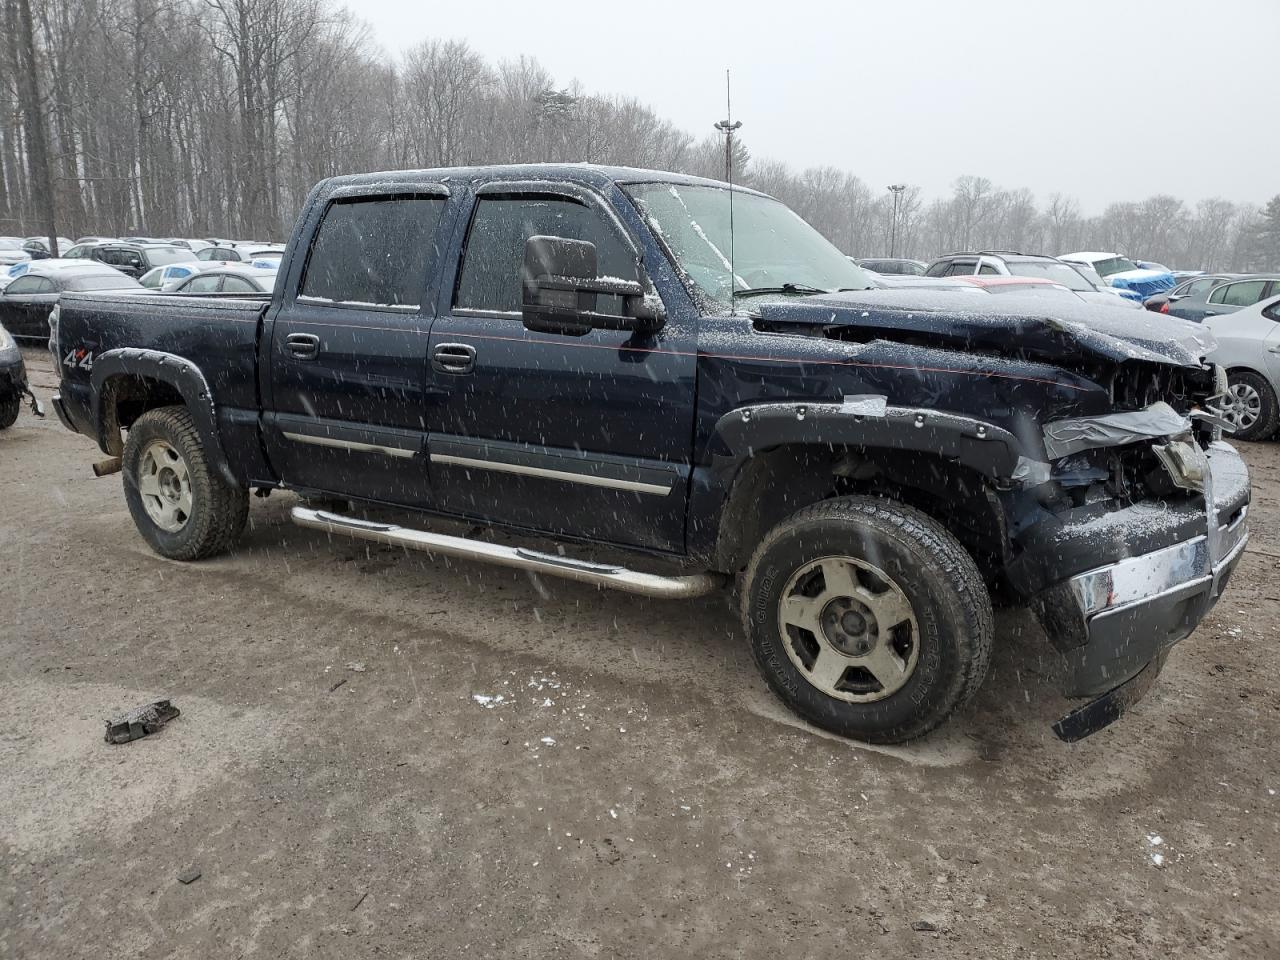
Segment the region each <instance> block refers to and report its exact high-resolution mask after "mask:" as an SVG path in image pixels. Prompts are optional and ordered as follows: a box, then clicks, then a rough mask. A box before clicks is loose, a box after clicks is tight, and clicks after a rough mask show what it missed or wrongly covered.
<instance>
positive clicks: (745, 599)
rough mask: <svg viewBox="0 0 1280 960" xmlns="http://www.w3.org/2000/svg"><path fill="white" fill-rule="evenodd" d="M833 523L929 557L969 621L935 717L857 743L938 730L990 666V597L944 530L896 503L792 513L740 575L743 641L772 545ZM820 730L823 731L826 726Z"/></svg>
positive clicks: (837, 501) (841, 503) (858, 502)
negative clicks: (966, 643)
mask: <svg viewBox="0 0 1280 960" xmlns="http://www.w3.org/2000/svg"><path fill="white" fill-rule="evenodd" d="M833 520H834V521H839V522H847V523H854V524H868V525H870V526H872V527H874V528H878V529H879V530H880V532H882V533H884V534H886V535H889V536H892V537H893V538H894V539H896V540H898V541H899V542H900V543H902V544H904V545H907V546H918V547H920V548H923V549H924V550H925V551H927V552H928V553H929V554H930V555H931V556H932V558H933V561H934V564H935V567H934V569H935V570H936V571H937V572H938V573H939V574H940V575H941V577H942V578H943V580H944V581H945V582H946V583H947V584H948V586H949V587H950V588H951V589H952V590H954V591H955V593H956V595H957V596H958V597H959V598H960V599H961V602H962V605H963V607H964V609H965V610H966V612H967V614H968V619H969V620H970V622H969V623H966V624H963V625H960V629H961V630H963V631H964V632H965V634H967V636H968V637H969V638H970V644H971V646H970V650H969V656H968V657H966V658H962V660H961V665H960V666H961V669H960V670H959V671H958V673H957V675H956V676H955V677H953V678H952V690H951V691H950V692H949V694H948V696H947V697H946V701H947V705H946V706H945V708H944V709H943V710H941V711H938V712H935V713H931V714H926V715H918V716H915V717H913V718H912V719H911V720H910V721H908V722H906V723H903V724H899V725H898V726H896V727H892V728H887V729H882V730H880V731H877V732H875V733H873V734H865V733H858V734H855V735H856V736H858V737H859V738H861V739H864V740H868V741H870V742H875V743H903V742H906V741H909V740H914V739H916V738H918V737H921V736H924V735H925V734H927V733H929V732H930V731H931V730H934V729H935V728H937V727H938V726H940V725H941V724H942V723H943V722H945V721H946V720H947V719H948V718H949V717H950V716H951V715H952V714H953V713H955V711H956V710H958V709H959V708H960V707H961V706H962V705H963V704H964V703H966V702H967V701H968V700H969V699H970V698H972V697H973V695H974V694H975V693H977V691H978V689H979V688H980V687H981V686H982V683H983V681H984V680H985V679H986V675H987V669H988V667H989V666H990V663H991V651H992V645H993V640H994V635H995V615H994V613H993V611H992V605H991V596H990V593H989V592H988V590H987V586H986V583H985V581H984V580H983V578H982V574H981V572H980V571H979V570H978V566H977V564H976V563H975V562H974V561H973V558H972V557H971V556H970V555H969V553H968V551H966V550H965V549H964V547H963V546H961V545H960V542H959V541H958V540H956V538H955V537H954V536H953V535H952V534H951V533H950V532H948V531H947V530H946V528H944V527H943V526H942V525H941V524H940V523H938V522H937V521H936V520H934V519H933V518H931V517H930V516H928V515H927V514H925V513H924V512H922V511H920V510H918V509H916V508H914V507H910V506H907V505H906V504H902V503H898V502H897V501H893V500H887V499H882V498H877V497H871V496H862V495H855V496H843V497H835V498H832V499H829V500H821V501H819V502H817V503H814V504H811V505H810V506H807V507H804V508H802V509H800V510H798V511H796V512H795V513H794V514H792V515H791V516H790V517H788V518H787V519H785V520H783V521H782V522H781V523H779V524H777V525H776V526H775V527H773V528H772V529H771V530H770V531H769V532H768V533H767V534H766V535H765V537H764V538H763V539H762V540H761V542H760V544H759V545H758V546H757V547H756V549H755V551H754V552H753V553H752V556H751V560H750V562H749V563H748V564H747V568H746V574H745V576H744V584H745V585H746V588H745V589H744V590H743V596H742V603H741V604H740V613H741V617H742V623H743V629H744V630H745V631H746V632H747V635H748V637H750V636H752V635H753V628H752V625H751V622H750V607H751V596H752V591H751V589H750V585H751V584H752V582H753V580H754V579H755V576H756V574H757V572H758V571H759V569H760V565H761V563H762V562H763V560H764V558H765V557H766V556H767V554H768V553H769V551H770V550H771V549H772V548H773V546H774V545H775V544H776V543H777V542H778V541H779V540H780V539H782V538H783V537H785V536H788V535H789V534H790V533H792V532H793V531H795V530H796V529H797V528H800V527H803V526H806V525H811V524H816V523H824V522H831V521H833ZM750 646H751V652H752V659H753V660H754V661H755V663H756V667H757V669H759V670H760V672H761V674H762V675H763V676H764V679H765V681H766V682H767V683H768V684H769V686H770V688H771V689H773V690H774V691H775V693H777V694H779V695H780V696H783V697H784V699H786V700H787V702H788V705H789V706H791V708H792V709H794V710H796V711H797V712H798V713H800V714H801V715H802V716H805V718H806V719H808V720H810V721H813V722H818V723H821V722H822V720H823V718H821V717H816V716H810V715H808V714H807V713H806V712H805V711H804V709H803V707H802V706H801V705H799V704H796V703H794V702H792V701H791V700H790V699H789V698H786V697H785V694H784V691H783V690H781V689H780V688H779V685H778V683H777V682H776V681H775V679H774V677H773V676H772V675H771V672H770V670H769V667H768V664H767V662H766V661H765V659H764V658H763V657H762V655H761V651H760V649H759V647H758V646H757V644H755V643H752V644H751V645H750ZM823 725H824V726H828V728H829V724H823Z"/></svg>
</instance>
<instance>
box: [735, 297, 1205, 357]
mask: <svg viewBox="0 0 1280 960" xmlns="http://www.w3.org/2000/svg"><path fill="white" fill-rule="evenodd" d="M1062 300H1063V302H1062V303H1061V304H1059V303H1058V302H1057V301H1053V302H1050V301H1047V300H1045V299H1044V298H1041V297H1021V296H1018V295H1017V294H1011V293H1002V294H984V293H971V292H969V291H965V290H954V289H951V288H938V289H929V288H923V287H909V288H898V289H892V290H858V291H852V292H848V293H833V294H822V295H820V296H811V297H800V298H793V299H789V300H783V301H769V302H767V303H759V302H758V303H755V304H751V305H750V307H749V309H751V311H752V312H753V313H754V314H756V315H758V316H759V318H760V323H761V324H762V325H765V326H768V327H771V328H775V329H777V328H784V329H785V327H786V326H787V325H788V324H796V325H797V326H808V327H813V326H820V327H833V326H834V327H850V328H857V329H858V330H859V331H865V332H866V333H865V336H855V337H853V338H852V339H866V340H897V341H906V342H912V343H922V344H926V345H929V346H936V347H951V348H955V349H959V350H969V351H981V352H983V353H990V354H994V355H997V356H1009V357H1014V356H1021V357H1028V358H1029V357H1035V358H1037V359H1041V360H1046V361H1048V362H1050V363H1064V361H1065V362H1068V363H1069V361H1071V360H1077V361H1078V360H1080V359H1082V355H1085V354H1092V355H1094V356H1095V357H1099V358H1107V359H1110V360H1113V361H1116V362H1121V363H1122V362H1124V361H1126V360H1144V361H1147V362H1150V363H1160V364H1172V365H1174V366H1181V367H1196V368H1199V367H1201V366H1202V365H1203V363H1204V358H1205V357H1206V356H1207V355H1208V354H1209V352H1210V351H1212V350H1213V348H1214V347H1215V346H1217V343H1216V341H1215V340H1214V338H1213V335H1212V334H1211V333H1209V332H1208V331H1207V330H1206V329H1204V328H1203V327H1202V326H1201V325H1199V324H1194V323H1187V322H1185V321H1181V320H1177V319H1175V318H1173V317H1169V316H1166V315H1165V314H1159V313H1154V312H1152V311H1150V310H1141V311H1139V310H1131V309H1128V308H1126V307H1123V306H1119V305H1117V306H1114V307H1113V306H1108V305H1106V304H1101V303H1086V302H1084V301H1072V300H1070V299H1068V298H1066V297H1064V298H1062Z"/></svg>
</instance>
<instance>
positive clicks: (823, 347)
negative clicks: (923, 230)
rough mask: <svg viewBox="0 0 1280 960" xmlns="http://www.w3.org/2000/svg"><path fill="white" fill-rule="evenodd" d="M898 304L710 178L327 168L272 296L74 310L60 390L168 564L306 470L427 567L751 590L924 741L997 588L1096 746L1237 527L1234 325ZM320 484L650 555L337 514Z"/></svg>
mask: <svg viewBox="0 0 1280 960" xmlns="http://www.w3.org/2000/svg"><path fill="white" fill-rule="evenodd" d="M879 287H880V285H879V284H878V283H877V282H876V281H875V280H874V279H873V278H872V277H871V276H870V275H868V274H867V273H865V272H864V271H863V270H861V269H860V268H859V267H857V266H856V265H854V264H853V263H851V262H850V261H849V260H848V259H847V258H846V257H844V256H843V255H842V254H841V253H840V252H839V251H838V250H837V249H836V248H835V247H833V246H832V245H831V244H830V243H828V242H827V241H826V240H824V239H823V238H822V237H821V236H820V235H819V234H818V233H817V232H816V231H815V230H813V229H812V228H811V227H809V226H808V225H807V224H806V223H805V222H804V221H803V220H801V219H800V218H799V217H798V216H796V215H795V214H794V213H792V212H791V211H790V210H788V209H787V208H786V207H785V206H784V205H782V204H781V203H778V202H777V201H775V200H773V199H770V198H769V197H766V196H764V195H762V194H759V193H755V192H753V191H750V190H742V189H737V190H733V191H730V190H728V189H727V188H726V187H725V185H724V184H721V183H716V182H713V181H707V180H698V179H694V178H689V177H683V176H678V175H674V174H667V173H658V172H653V171H645V170H630V169H614V168H602V167H594V166H576V165H569V166H544V165H534V166H512V167H487V168H475V169H449V170H432V171H414V172H394V173H382V174H373V175H363V176H349V177H335V178H333V179H330V180H326V181H324V182H322V183H321V184H320V185H319V186H317V187H316V188H315V189H314V190H313V191H312V193H311V195H310V196H309V197H308V199H307V201H306V205H305V206H304V208H303V210H302V213H301V215H300V217H299V219H298V222H297V226H296V228H295V230H294V232H293V235H292V237H291V239H290V241H289V246H288V250H287V252H286V254H285V257H284V261H283V264H282V266H281V269H280V274H279V278H278V281H277V283H276V287H275V291H274V293H273V294H271V295H270V296H269V297H265V296H264V297H260V298H253V297H248V298H234V297H181V296H170V297H156V296H145V297H144V296H113V297H105V296H88V295H83V296H82V295H66V296H64V297H63V298H62V300H61V303H60V305H59V307H58V309H57V310H56V311H55V313H54V315H53V316H52V317H51V326H52V337H51V340H50V349H51V350H52V351H53V354H54V356H55V358H56V360H57V362H58V364H59V367H60V370H61V377H62V382H61V389H60V395H59V396H58V397H57V398H56V399H55V401H54V405H55V407H56V409H57V412H58V415H59V416H60V418H61V419H62V421H63V423H64V424H65V425H66V426H67V427H68V428H70V429H72V430H75V431H77V432H79V433H82V434H84V435H86V436H88V437H92V438H93V439H94V441H95V442H96V443H97V444H98V446H99V447H101V449H102V450H103V451H104V452H105V453H106V454H107V455H108V457H109V459H108V460H106V461H103V462H102V463H101V464H99V465H98V469H99V470H100V471H103V472H105V471H111V470H114V469H116V468H122V469H123V472H124V492H125V497H126V500H127V501H128V505H129V509H130V511H131V513H132V515H133V517H134V520H135V522H136V524H137V527H138V530H139V531H140V532H141V534H142V536H143V537H144V538H146V540H147V541H148V542H149V543H150V544H151V546H152V547H153V548H154V549H155V550H156V551H157V552H159V553H161V554H163V555H164V556H166V557H171V558H175V559H182V560H196V559H199V558H202V557H206V556H209V555H210V554H213V553H215V552H218V551H222V550H226V549H229V548H230V547H232V545H233V544H234V543H235V541H236V538H237V536H238V535H239V534H240V532H241V529H242V528H243V526H244V524H245V520H246V515H247V513H248V510H249V491H250V490H251V489H254V488H256V489H258V491H259V492H260V493H264V492H268V491H270V490H272V489H276V488H285V489H288V490H293V491H296V492H298V493H299V494H301V495H302V497H303V500H302V501H301V504H300V505H299V506H297V507H296V508H294V510H293V517H294V519H295V520H296V521H297V522H298V523H300V524H302V525H304V526H306V527H312V528H316V529H319V530H324V531H329V532H340V533H344V534H349V535H351V536H354V537H361V538H366V539H369V540H375V541H380V542H384V543H391V544H400V545H403V546H405V547H408V548H416V549H423V550H428V551H431V552H432V553H436V554H445V555H454V556H462V557H470V558H476V559H481V560H488V561H492V562H495V563H500V564H506V565H508V566H513V567H520V568H524V569H528V570H532V571H536V572H539V573H543V574H549V575H555V576H561V577H568V578H572V579H575V580H579V581H585V582H588V583H594V584H599V585H604V586H610V587H615V588H619V589H622V590H628V591H631V592H634V593H639V594H644V595H647V596H653V597H668V598H680V597H693V596H697V595H700V594H704V593H708V592H710V591H713V590H717V589H720V588H721V587H724V586H726V585H729V584H730V583H731V582H733V581H735V580H736V581H737V584H738V590H737V596H738V597H739V606H740V610H741V619H742V626H743V630H744V632H745V634H746V638H747V640H748V641H749V643H750V645H751V648H752V650H753V652H754V655H755V658H756V661H757V662H758V663H759V665H760V668H761V670H762V671H763V673H764V675H765V677H766V678H767V680H768V682H769V684H770V685H771V686H772V688H773V689H774V690H775V691H776V692H777V694H778V695H779V696H780V697H781V698H782V699H783V700H785V701H786V703H787V704H789V705H790V706H791V707H792V708H793V709H794V710H795V711H796V712H798V713H799V714H801V715H802V716H803V717H805V718H807V719H808V720H810V721H812V722H813V723H815V724H818V725H820V726H822V727H825V728H827V729H830V730H833V731H837V732H839V733H841V734H845V735H849V736H853V737H859V738H863V739H866V740H872V741H879V742H898V741H904V740H908V739H911V738H913V737H918V736H920V735H922V734H924V733H926V732H928V731H929V730H931V729H933V728H934V727H936V726H937V725H938V724H940V723H941V722H942V721H943V720H944V719H946V717H947V716H948V715H950V714H951V713H952V712H953V711H954V710H955V709H956V708H957V707H959V706H960V705H961V704H962V703H963V702H964V701H965V700H966V699H967V698H969V697H970V696H971V695H972V694H973V693H974V692H975V691H976V690H977V688H978V687H979V686H980V684H981V683H982V681H983V678H984V676H985V674H986V671H987V664H988V661H989V659H990V655H991V647H992V642H993V624H992V606H991V593H992V591H997V590H998V591H999V593H1000V595H1002V596H1009V597H1013V598H1015V600H1016V602H1018V603H1021V604H1025V605H1028V606H1030V607H1031V608H1032V609H1033V610H1034V612H1035V614H1036V615H1037V616H1038V618H1039V620H1040V622H1041V623H1042V624H1043V626H1044V628H1045V632H1046V633H1047V635H1048V637H1049V639H1050V641H1051V642H1052V643H1053V645H1054V646H1055V647H1056V648H1057V650H1058V651H1059V652H1060V654H1061V659H1062V662H1063V666H1062V689H1063V692H1064V693H1065V694H1067V695H1068V696H1072V697H1079V698H1084V699H1086V700H1088V701H1089V702H1088V703H1087V704H1086V705H1084V706H1082V707H1080V708H1079V709H1077V710H1075V711H1073V712H1072V713H1070V714H1068V715H1067V716H1066V717H1064V718H1063V719H1062V720H1060V721H1059V722H1058V724H1057V725H1056V727H1055V729H1056V731H1057V733H1058V734H1059V736H1061V737H1062V738H1063V739H1066V740H1072V739H1078V738H1079V737H1082V736H1085V735H1088V734H1089V733H1091V732H1092V731H1094V730H1096V729H1098V728H1099V727H1101V726H1103V725H1105V724H1107V723H1109V722H1110V721H1111V720H1113V719H1115V717H1117V716H1118V715H1119V714H1120V713H1121V712H1123V710H1124V709H1125V708H1126V707H1127V706H1128V705H1129V704H1130V703H1132V702H1133V701H1134V700H1135V699H1137V698H1138V697H1139V696H1141V695H1142V693H1143V692H1145V690H1146V688H1147V687H1148V686H1149V684H1150V682H1151V680H1152V679H1153V678H1154V677H1155V675H1156V674H1157V673H1158V672H1159V670H1160V668H1161V666H1162V664H1163V663H1164V659H1165V657H1166V655H1167V653H1168V650H1169V648H1170V647H1171V646H1172V645H1173V644H1174V643H1175V642H1177V641H1178V640H1181V639H1182V638H1184V637H1186V636H1187V635H1188V634H1189V633H1191V631H1192V630H1193V629H1194V628H1195V626H1196V624H1197V623H1198V622H1199V621H1200V619H1201V618H1202V617H1203V616H1204V614H1205V613H1206V611H1208V609H1209V608H1210V607H1211V606H1212V605H1213V604H1214V602H1215V601H1216V600H1217V598H1218V597H1219V596H1220V594H1221V592H1222V590H1223V587H1224V585H1225V583H1226V580H1227V578H1228V577H1229V576H1230V573H1231V571H1232V569H1233V567H1234V565H1235V563H1236V561H1237V560H1238V558H1239V556H1240V554H1241V551H1242V550H1243V548H1244V545H1245V542H1246V524H1245V513H1246V509H1247V503H1248V500H1249V479H1248V473H1247V471H1246V469H1245V467H1244V465H1243V463H1242V461H1241V460H1240V458H1239V457H1238V456H1237V454H1236V453H1235V451H1234V450H1233V449H1232V448H1231V447H1230V446H1228V445H1227V444H1225V443H1223V442H1222V441H1221V430H1222V421H1221V418H1220V416H1219V414H1218V412H1217V407H1216V404H1217V403H1218V402H1219V401H1218V398H1219V397H1220V395H1221V393H1222V392H1223V374H1222V371H1221V370H1219V369H1215V368H1214V367H1213V366H1212V365H1211V364H1209V363H1207V362H1206V361H1205V356H1206V354H1207V353H1208V351H1209V350H1210V349H1211V347H1212V345H1213V344H1212V340H1211V339H1210V337H1209V335H1208V334H1207V333H1206V332H1205V331H1203V330H1198V329H1193V328H1190V327H1188V326H1184V325H1181V324H1180V325H1177V326H1174V325H1171V323H1170V321H1169V319H1168V318H1167V317H1157V316H1155V315H1153V314H1152V315H1148V314H1145V313H1136V312H1135V311H1130V310H1124V309H1112V308H1110V307H1106V306H1095V305H1091V304H1087V303H1084V302H1081V303H1079V304H1074V303H1071V302H1069V301H1050V300H1046V299H1041V298H1037V299H1034V300H1032V299H1027V300H1023V299H1019V298H1018V297H1017V296H1011V295H1004V296H999V297H996V296H992V295H990V294H987V293H985V292H983V291H980V290H956V289H953V288H941V289H926V288H899V289H879ZM334 500H339V501H343V502H346V503H350V502H351V501H355V502H358V503H364V504H383V505H390V506H394V507H397V508H409V509H411V510H416V511H421V512H422V513H423V514H436V515H442V516H448V517H455V518H465V519H467V520H470V521H476V522H479V523H481V524H485V525H500V526H502V527H507V528H511V529H515V530H520V531H526V532H531V533H536V534H539V535H543V536H545V537H548V538H553V539H556V540H558V541H561V542H567V543H569V544H570V545H572V543H575V542H577V543H584V544H604V545H607V546H609V547H611V548H625V549H627V550H631V551H635V552H636V553H639V554H647V555H649V558H650V561H647V562H645V563H642V564H640V565H641V566H645V567H648V568H649V569H650V570H652V568H654V567H655V565H656V566H657V567H658V568H659V569H661V570H663V572H659V573H654V572H648V571H641V570H634V569H630V568H629V567H626V566H621V565H615V564H606V563H601V562H598V561H597V560H589V559H579V558H575V557H574V556H573V555H572V549H568V550H566V549H565V548H563V547H561V548H559V549H553V550H550V551H547V552H543V551H541V550H534V549H529V548H527V547H509V546H502V545H497V544H494V543H492V542H489V541H486V540H479V539H464V538H461V537H455V536H449V535H445V534H443V533H439V532H433V531H431V530H430V529H427V528H426V521H425V520H424V524H423V525H422V527H421V528H419V526H418V525H416V524H415V525H413V526H405V525H400V524H393V523H388V522H382V521H379V520H373V519H368V517H369V516H370V514H369V512H368V511H354V512H352V511H349V510H348V511H344V510H341V509H337V508H335V509H332V510H325V509H321V508H320V507H318V506H317V501H320V502H325V501H329V502H332V501H334ZM357 514H359V516H358V515H357ZM381 514H382V515H386V511H382V512H381ZM372 515H373V516H378V515H379V514H378V513H377V512H375V513H374V514H372ZM653 558H657V559H660V560H662V561H665V562H664V563H661V564H655V563H654V562H652V559H653Z"/></svg>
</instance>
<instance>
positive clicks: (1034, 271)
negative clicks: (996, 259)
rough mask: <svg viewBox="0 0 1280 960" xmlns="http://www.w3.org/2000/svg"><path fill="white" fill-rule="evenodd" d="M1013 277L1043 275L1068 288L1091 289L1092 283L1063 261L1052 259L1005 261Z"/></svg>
mask: <svg viewBox="0 0 1280 960" xmlns="http://www.w3.org/2000/svg"><path fill="white" fill-rule="evenodd" d="M1005 262H1006V265H1007V266H1008V267H1009V272H1010V273H1012V274H1013V275H1014V276H1015V277H1044V278H1045V279H1046V280H1053V281H1055V282H1056V283H1060V284H1062V285H1063V286H1064V287H1066V288H1067V289H1068V290H1093V285H1092V284H1090V283H1089V281H1088V280H1086V279H1085V278H1084V277H1082V276H1081V275H1080V274H1079V273H1077V272H1076V271H1075V270H1074V269H1072V268H1071V267H1069V266H1067V265H1066V264H1065V263H1055V262H1054V261H1052V260H1025V261H1013V262H1010V261H1005Z"/></svg>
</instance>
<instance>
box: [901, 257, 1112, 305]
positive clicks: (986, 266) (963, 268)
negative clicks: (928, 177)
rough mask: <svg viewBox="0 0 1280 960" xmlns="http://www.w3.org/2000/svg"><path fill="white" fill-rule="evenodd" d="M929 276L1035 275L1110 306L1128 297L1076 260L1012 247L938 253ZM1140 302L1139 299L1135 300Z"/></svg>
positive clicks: (1086, 298)
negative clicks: (1087, 274)
mask: <svg viewBox="0 0 1280 960" xmlns="http://www.w3.org/2000/svg"><path fill="white" fill-rule="evenodd" d="M925 276H927V277H965V276H991V277H1034V278H1039V279H1042V280H1050V281H1053V282H1055V283H1059V284H1061V285H1062V286H1064V287H1066V288H1067V289H1068V290H1070V291H1072V292H1073V293H1076V294H1078V295H1079V296H1080V297H1081V299H1084V300H1088V301H1090V302H1091V303H1103V304H1106V305H1108V306H1122V305H1124V304H1126V303H1127V302H1128V301H1127V300H1125V299H1124V298H1122V297H1119V296H1117V295H1116V294H1115V293H1114V292H1112V290H1111V288H1108V287H1105V286H1104V287H1102V288H1099V287H1097V286H1095V285H1094V283H1093V281H1091V280H1089V279H1088V278H1086V277H1085V276H1084V274H1082V273H1081V272H1080V271H1079V270H1077V269H1076V268H1075V267H1074V266H1073V265H1072V264H1069V263H1063V262H1062V261H1061V260H1058V259H1056V258H1054V257H1048V256H1044V255H1042V254H1035V253H1015V252H1012V251H1005V250H997V251H982V252H977V253H948V254H946V255H944V256H941V257H938V258H937V259H936V260H934V261H933V262H932V263H930V264H929V266H928V269H926V270H925ZM1133 305H1134V306H1137V304H1136V303H1134V304H1133Z"/></svg>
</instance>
